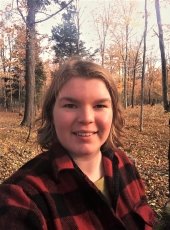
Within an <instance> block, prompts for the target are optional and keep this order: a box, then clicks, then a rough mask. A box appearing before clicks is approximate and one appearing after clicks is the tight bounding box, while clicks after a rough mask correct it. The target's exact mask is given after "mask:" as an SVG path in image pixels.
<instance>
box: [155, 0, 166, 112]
mask: <svg viewBox="0 0 170 230" xmlns="http://www.w3.org/2000/svg"><path fill="white" fill-rule="evenodd" d="M155 9H156V18H157V25H158V31H159V48H160V53H161V65H162V97H163V105H164V110H165V111H170V103H169V102H168V87H167V85H168V83H167V71H166V57H165V46H164V38H163V29H162V21H161V13H160V4H159V0H155Z"/></svg>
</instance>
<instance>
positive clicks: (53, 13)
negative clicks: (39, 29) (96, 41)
mask: <svg viewBox="0 0 170 230" xmlns="http://www.w3.org/2000/svg"><path fill="white" fill-rule="evenodd" d="M17 1H18V0H17ZM72 2H73V0H71V1H69V2H68V3H67V4H65V5H64V6H63V7H62V8H61V9H59V10H58V11H56V12H55V13H53V14H51V15H50V16H48V17H47V18H44V19H42V20H39V21H36V22H35V23H40V22H44V21H46V20H48V19H50V18H52V17H53V16H55V15H56V14H58V13H59V12H61V11H62V10H63V9H65V8H66V7H67V6H68V5H69V4H70V3H72Z"/></svg>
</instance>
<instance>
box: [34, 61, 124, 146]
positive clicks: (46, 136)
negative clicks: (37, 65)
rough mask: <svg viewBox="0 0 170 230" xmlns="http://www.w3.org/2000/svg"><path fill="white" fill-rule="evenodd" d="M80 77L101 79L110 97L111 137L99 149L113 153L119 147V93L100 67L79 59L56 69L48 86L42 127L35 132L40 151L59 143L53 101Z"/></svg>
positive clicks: (111, 79)
mask: <svg viewBox="0 0 170 230" xmlns="http://www.w3.org/2000/svg"><path fill="white" fill-rule="evenodd" d="M77 76H78V77H81V78H85V79H93V78H95V79H100V80H102V81H103V82H104V83H105V85H106V87H107V89H108V91H109V94H110V96H111V100H112V109H113V121H112V126H111V130H110V134H109V136H108V138H107V140H106V142H105V144H104V145H103V146H102V149H106V148H112V149H113V150H115V149H116V148H117V147H118V146H120V145H121V141H120V137H121V134H122V128H123V123H124V120H123V117H122V112H121V109H120V104H119V99H118V92H117V88H116V86H115V83H114V80H113V77H112V75H111V74H110V73H109V72H108V71H107V70H106V69H104V68H103V67H102V66H100V65H98V64H95V63H93V62H91V61H84V60H80V59H77V58H76V59H70V60H68V61H67V62H65V63H64V64H63V65H62V66H60V67H59V70H58V71H57V72H56V74H55V77H54V78H53V80H52V82H51V85H50V87H49V89H48V91H47V94H46V97H45V100H44V104H43V107H42V113H41V118H40V119H41V127H40V128H39V129H38V135H37V138H38V143H39V145H40V146H41V147H42V148H43V149H47V150H48V149H50V148H51V147H52V146H53V145H54V144H55V143H56V142H58V139H57V135H56V132H55V128H54V124H53V107H54V104H55V101H56V98H57V96H58V94H59V92H60V90H61V89H62V87H63V86H64V84H65V83H66V82H67V81H68V80H69V79H71V78H74V77H77Z"/></svg>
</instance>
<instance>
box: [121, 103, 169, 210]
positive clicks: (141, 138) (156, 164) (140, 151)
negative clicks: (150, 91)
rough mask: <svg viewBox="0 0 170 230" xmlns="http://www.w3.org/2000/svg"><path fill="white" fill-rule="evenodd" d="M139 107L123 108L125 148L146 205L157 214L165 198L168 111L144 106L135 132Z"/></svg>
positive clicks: (166, 191) (166, 192) (167, 178)
mask: <svg viewBox="0 0 170 230" xmlns="http://www.w3.org/2000/svg"><path fill="white" fill-rule="evenodd" d="M139 116H140V107H136V108H135V109H131V108H128V109H127V110H126V111H125V118H126V125H125V145H124V149H125V151H126V152H127V153H128V154H129V155H131V156H132V157H133V158H134V159H135V162H136V166H137V168H138V170H139V172H140V175H141V177H142V178H143V179H144V183H145V187H146V193H147V196H148V201H149V203H150V205H151V206H152V207H153V208H154V209H155V210H156V211H157V212H158V213H159V212H160V210H161V208H162V207H163V206H164V205H165V203H166V201H167V198H168V197H167V196H168V193H169V191H168V190H169V189H168V186H169V184H168V180H169V175H168V174H169V172H168V147H169V138H170V137H169V117H170V114H169V113H165V112H164V111H163V108H162V107H161V106H145V107H144V120H143V121H144V126H143V127H144V129H143V131H142V132H140V131H139V122H140V121H139V119H140V118H139Z"/></svg>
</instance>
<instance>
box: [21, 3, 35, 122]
mask: <svg viewBox="0 0 170 230" xmlns="http://www.w3.org/2000/svg"><path fill="white" fill-rule="evenodd" d="M27 6H28V15H27V20H26V39H27V41H26V66H25V67H26V73H25V83H26V86H25V87H26V95H25V110H24V117H23V120H22V122H21V125H25V126H31V124H32V122H33V120H34V116H35V113H34V110H35V108H34V107H35V106H34V104H35V103H34V98H35V95H34V94H35V6H34V3H33V1H31V0H28V1H27Z"/></svg>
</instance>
